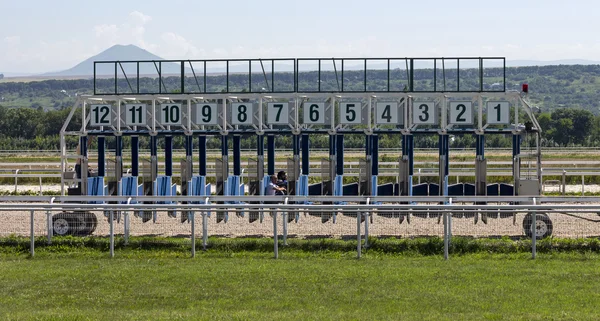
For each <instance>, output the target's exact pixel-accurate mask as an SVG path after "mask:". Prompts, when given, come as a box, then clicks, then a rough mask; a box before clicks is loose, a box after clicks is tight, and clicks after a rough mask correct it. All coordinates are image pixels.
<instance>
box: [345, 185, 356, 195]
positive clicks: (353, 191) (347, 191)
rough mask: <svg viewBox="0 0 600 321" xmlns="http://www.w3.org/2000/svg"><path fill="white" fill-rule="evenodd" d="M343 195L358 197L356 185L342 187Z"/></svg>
mask: <svg viewBox="0 0 600 321" xmlns="http://www.w3.org/2000/svg"><path fill="white" fill-rule="evenodd" d="M343 190H344V195H349V196H357V195H358V183H352V184H348V185H344V186H343Z"/></svg>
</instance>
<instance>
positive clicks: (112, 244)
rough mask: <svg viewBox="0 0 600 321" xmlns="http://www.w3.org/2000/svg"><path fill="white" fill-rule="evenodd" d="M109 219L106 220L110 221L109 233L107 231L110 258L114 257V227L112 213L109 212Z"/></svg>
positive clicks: (111, 211)
mask: <svg viewBox="0 0 600 321" xmlns="http://www.w3.org/2000/svg"><path fill="white" fill-rule="evenodd" d="M109 216H110V217H109V218H108V220H109V221H110V224H109V225H110V231H109V237H110V257H115V226H114V224H115V223H114V222H115V220H114V211H113V210H110V215H109Z"/></svg>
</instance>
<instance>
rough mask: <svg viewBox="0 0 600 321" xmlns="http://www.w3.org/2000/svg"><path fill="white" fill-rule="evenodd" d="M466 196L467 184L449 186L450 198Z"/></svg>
mask: <svg viewBox="0 0 600 321" xmlns="http://www.w3.org/2000/svg"><path fill="white" fill-rule="evenodd" d="M464 194H465V184H454V185H449V186H448V196H463V195H464Z"/></svg>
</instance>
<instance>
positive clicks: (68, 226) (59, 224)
mask: <svg viewBox="0 0 600 321" xmlns="http://www.w3.org/2000/svg"><path fill="white" fill-rule="evenodd" d="M75 225H76V223H75V222H74V220H73V217H72V215H70V213H60V214H56V215H53V216H52V230H53V232H54V235H60V236H64V235H74V234H75V233H76V232H77V231H76V229H75Z"/></svg>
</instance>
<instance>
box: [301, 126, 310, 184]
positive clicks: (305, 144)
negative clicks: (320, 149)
mask: <svg viewBox="0 0 600 321" xmlns="http://www.w3.org/2000/svg"><path fill="white" fill-rule="evenodd" d="M309 148H310V140H309V135H308V134H302V174H303V175H308V174H309V172H310V160H309V157H310V151H309Z"/></svg>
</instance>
